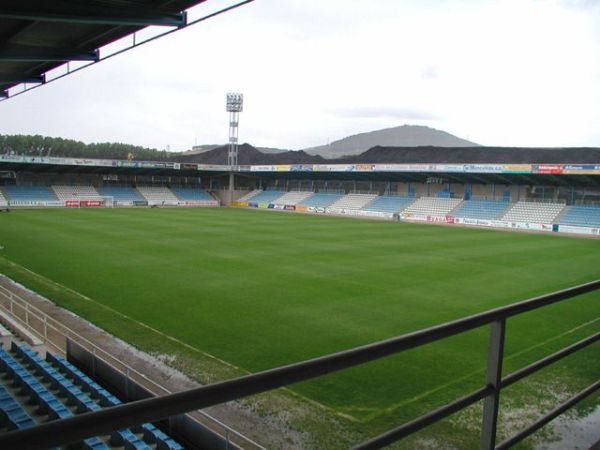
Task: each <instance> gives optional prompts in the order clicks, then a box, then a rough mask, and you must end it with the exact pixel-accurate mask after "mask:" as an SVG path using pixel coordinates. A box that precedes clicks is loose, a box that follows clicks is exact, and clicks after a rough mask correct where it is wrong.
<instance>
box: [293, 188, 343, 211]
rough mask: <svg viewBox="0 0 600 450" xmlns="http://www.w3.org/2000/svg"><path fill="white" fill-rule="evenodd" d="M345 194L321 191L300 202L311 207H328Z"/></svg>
mask: <svg viewBox="0 0 600 450" xmlns="http://www.w3.org/2000/svg"><path fill="white" fill-rule="evenodd" d="M343 196H344V194H334V193H330V192H319V193H318V194H315V195H311V196H310V197H308V198H306V199H304V200H302V202H301V203H300V204H301V205H303V206H308V207H309V208H311V207H312V208H327V207H328V206H329V205H332V204H333V203H335V202H336V201H337V200H339V199H340V198H342V197H343Z"/></svg>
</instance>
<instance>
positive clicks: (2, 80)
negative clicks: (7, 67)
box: [0, 75, 44, 84]
mask: <svg viewBox="0 0 600 450" xmlns="http://www.w3.org/2000/svg"><path fill="white" fill-rule="evenodd" d="M43 82H44V77H43V76H41V77H21V78H19V77H18V76H14V75H13V76H11V75H0V84H20V83H43Z"/></svg>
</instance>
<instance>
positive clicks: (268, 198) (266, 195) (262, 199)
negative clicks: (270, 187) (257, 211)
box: [247, 191, 285, 203]
mask: <svg viewBox="0 0 600 450" xmlns="http://www.w3.org/2000/svg"><path fill="white" fill-rule="evenodd" d="M284 194H285V191H261V192H259V193H258V194H256V195H254V196H252V197H250V198H249V199H248V200H247V201H249V202H252V203H274V202H275V201H276V200H277V199H278V198H279V197H281V196H283V195H284Z"/></svg>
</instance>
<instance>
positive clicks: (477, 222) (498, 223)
mask: <svg viewBox="0 0 600 450" xmlns="http://www.w3.org/2000/svg"><path fill="white" fill-rule="evenodd" d="M454 223H457V224H462V225H474V226H478V227H494V228H510V222H506V221H504V220H485V219H469V218H467V217H455V218H454Z"/></svg>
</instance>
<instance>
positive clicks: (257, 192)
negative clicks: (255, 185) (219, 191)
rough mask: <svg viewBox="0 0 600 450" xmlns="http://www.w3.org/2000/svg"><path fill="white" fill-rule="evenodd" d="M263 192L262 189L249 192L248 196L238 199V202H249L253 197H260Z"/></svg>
mask: <svg viewBox="0 0 600 450" xmlns="http://www.w3.org/2000/svg"><path fill="white" fill-rule="evenodd" d="M261 192H262V189H254V190H253V191H251V192H248V193H247V194H246V195H244V196H243V197H240V198H238V200H237V201H238V202H247V201H248V200H250V199H251V198H252V197H254V196H255V195H258V194H260V193H261Z"/></svg>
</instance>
